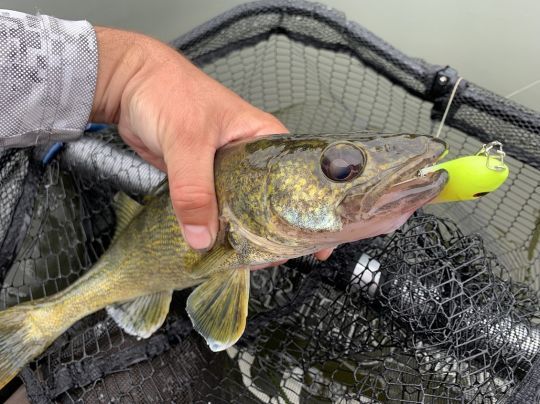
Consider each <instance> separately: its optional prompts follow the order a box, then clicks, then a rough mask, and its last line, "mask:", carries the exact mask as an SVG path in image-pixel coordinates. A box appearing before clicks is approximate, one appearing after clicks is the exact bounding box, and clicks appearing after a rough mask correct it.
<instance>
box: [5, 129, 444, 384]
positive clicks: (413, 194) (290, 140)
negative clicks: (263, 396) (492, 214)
mask: <svg viewBox="0 0 540 404" xmlns="http://www.w3.org/2000/svg"><path fill="white" fill-rule="evenodd" d="M445 150H446V145H445V144H444V142H442V141H440V140H437V139H433V138H430V137H427V136H415V135H380V134H377V135H374V134H366V133H353V134H337V135H336V134H333V135H330V134H328V135H303V136H299V135H272V136H268V137H262V138H257V139H252V140H249V141H240V142H236V143H232V144H230V145H227V146H225V147H223V148H221V149H220V150H219V151H218V153H217V154H216V158H215V169H214V172H215V187H216V193H217V197H218V205H219V212H220V231H219V235H218V238H217V242H216V245H215V246H214V247H213V248H212V249H211V250H210V251H208V252H205V253H202V252H198V251H194V250H192V249H190V248H189V247H188V245H187V244H186V243H185V241H184V240H183V238H182V234H181V231H180V228H179V226H178V224H177V220H176V217H175V214H174V211H173V208H172V206H171V203H170V199H169V195H168V192H162V193H161V194H160V195H157V196H154V197H151V198H149V201H148V202H147V203H145V205H144V206H142V205H139V204H138V203H136V202H135V201H133V200H132V199H130V198H129V197H128V196H127V195H125V194H120V195H118V196H117V198H116V202H115V204H116V208H117V210H116V215H117V229H116V234H115V237H114V239H113V241H112V243H111V246H110V247H109V249H108V250H107V251H106V252H105V253H104V254H103V256H102V257H101V258H100V259H99V261H98V262H97V263H96V264H95V265H94V266H93V267H92V268H91V269H90V270H89V271H88V272H87V273H86V274H85V275H84V276H82V277H81V278H80V279H78V280H77V281H76V282H74V283H73V284H71V285H70V286H69V287H67V288H66V289H65V290H63V291H61V292H59V293H57V294H55V295H51V296H48V297H45V298H42V299H39V300H34V301H32V302H26V303H22V304H19V305H17V306H14V307H11V308H9V309H7V310H4V311H1V312H0V388H1V387H2V386H4V385H5V384H6V383H8V382H9V381H10V380H11V379H12V378H13V377H14V376H16V375H17V373H18V372H19V371H20V370H21V368H22V367H23V366H25V365H26V364H27V363H28V362H30V361H31V360H33V359H35V358H36V357H37V356H38V355H40V354H41V353H42V352H43V351H44V350H45V349H46V348H47V347H48V346H49V345H50V344H51V343H52V342H53V341H54V340H55V339H56V338H58V337H59V336H60V335H61V334H62V333H63V332H64V331H66V330H67V329H68V328H69V327H70V326H72V325H73V324H74V323H75V322H76V321H78V320H80V319H82V318H83V317H85V316H87V315H89V314H91V313H94V312H96V311H98V310H100V309H103V308H106V309H107V312H108V313H109V315H110V316H111V317H112V318H113V319H114V320H115V321H116V322H117V323H118V325H119V326H120V327H121V328H123V329H124V330H125V331H126V332H128V333H129V334H132V335H135V336H139V337H142V338H147V337H149V336H150V335H151V334H152V333H153V332H155V331H156V330H157V329H158V328H159V327H160V326H161V325H162V324H163V322H164V320H165V317H166V316H167V313H168V310H169V304H170V302H171V297H172V292H173V290H179V289H185V288H190V287H194V286H197V287H196V288H195V289H194V290H193V292H192V293H191V294H190V296H189V298H188V301H187V308H186V310H187V313H188V315H189V317H190V318H191V321H192V323H193V326H194V328H195V330H197V331H198V332H199V333H200V334H201V335H202V336H203V337H204V338H205V340H206V342H207V343H208V345H209V347H210V349H212V350H213V351H221V350H224V349H226V348H228V347H230V346H231V345H233V344H234V343H235V342H236V341H237V340H238V339H239V338H240V337H241V335H242V333H243V331H244V328H245V324H246V317H247V308H248V297H249V272H250V267H252V266H255V265H260V264H263V263H269V262H274V261H278V260H282V259H289V258H294V257H299V256H302V255H307V254H311V253H313V252H316V251H318V250H320V249H323V248H327V247H335V246H336V245H338V244H340V243H343V242H349V241H354V240H359V239H363V238H367V237H374V236H377V235H380V234H385V233H389V232H392V231H394V230H395V229H397V228H398V227H400V226H401V225H402V224H403V223H404V222H405V221H406V220H407V219H408V217H409V216H410V215H411V214H412V213H413V212H414V211H415V210H416V209H418V208H420V207H421V206H423V205H425V204H426V203H428V202H429V201H431V200H432V199H433V198H435V197H436V196H437V195H438V194H439V192H440V191H441V190H442V189H443V187H444V186H445V183H446V181H447V179H448V174H447V173H446V171H444V170H441V171H437V172H433V173H429V174H427V175H425V176H418V175H417V174H418V172H419V170H420V169H422V168H423V167H425V166H428V165H432V164H434V163H435V162H436V161H437V160H438V159H439V158H440V157H441V155H442V154H443V153H444V152H445Z"/></svg>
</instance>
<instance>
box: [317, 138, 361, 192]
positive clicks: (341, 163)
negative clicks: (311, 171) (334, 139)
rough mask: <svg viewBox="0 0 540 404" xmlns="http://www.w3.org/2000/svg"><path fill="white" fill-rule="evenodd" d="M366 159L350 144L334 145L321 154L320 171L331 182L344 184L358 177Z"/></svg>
mask: <svg viewBox="0 0 540 404" xmlns="http://www.w3.org/2000/svg"><path fill="white" fill-rule="evenodd" d="M365 161H366V158H365V156H364V153H363V152H362V150H360V149H359V148H358V147H356V146H355V145H354V144H352V143H345V142H342V143H334V144H331V145H330V146H328V147H327V148H326V149H324V151H323V152H322V156H321V169H322V171H323V173H324V175H326V177H327V178H328V179H330V180H332V181H337V182H345V181H350V180H352V179H354V178H356V177H358V176H359V175H360V174H361V173H362V171H363V170H364V166H365Z"/></svg>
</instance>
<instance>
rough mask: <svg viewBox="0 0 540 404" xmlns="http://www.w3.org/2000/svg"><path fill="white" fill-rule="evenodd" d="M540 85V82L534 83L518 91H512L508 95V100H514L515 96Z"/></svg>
mask: <svg viewBox="0 0 540 404" xmlns="http://www.w3.org/2000/svg"><path fill="white" fill-rule="evenodd" d="M538 84H540V80H536V81H533V82H532V83H529V84H527V85H526V86H523V87H521V88H518V89H517V90H516V91H512V92H511V93H510V94H508V95H506V98H512V97H513V96H515V95H518V94H521V93H522V92H523V91H525V90H528V89H529V88H531V87H534V86H536V85H538Z"/></svg>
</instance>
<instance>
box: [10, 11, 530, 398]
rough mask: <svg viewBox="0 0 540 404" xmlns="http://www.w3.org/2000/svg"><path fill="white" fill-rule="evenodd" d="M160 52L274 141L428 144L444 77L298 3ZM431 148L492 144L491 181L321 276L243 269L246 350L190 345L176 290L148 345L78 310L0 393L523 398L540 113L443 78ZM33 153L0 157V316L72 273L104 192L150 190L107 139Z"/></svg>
mask: <svg viewBox="0 0 540 404" xmlns="http://www.w3.org/2000/svg"><path fill="white" fill-rule="evenodd" d="M173 46H175V47H177V48H178V49H179V50H181V51H182V52H183V53H184V54H185V55H187V56H188V57H189V58H191V59H192V60H193V61H194V62H195V63H196V64H198V65H199V66H200V67H201V68H203V69H204V70H205V71H206V72H208V73H209V74H210V75H212V76H213V77H215V78H216V79H218V80H219V81H221V82H222V83H224V84H225V85H226V86H228V87H229V88H231V89H233V90H234V91H236V92H237V93H239V94H240V95H241V96H242V97H244V98H245V99H247V100H248V101H250V102H251V103H253V104H255V105H256V106H258V107H260V108H262V109H264V110H266V111H269V112H272V113H274V114H275V115H277V116H278V117H279V118H280V119H281V120H282V121H283V122H284V123H285V124H286V125H287V127H288V128H289V129H290V131H291V132H293V133H322V132H345V131H353V130H364V129H370V130H379V131H384V132H409V133H422V134H433V133H435V132H436V130H437V127H438V125H439V123H440V119H441V116H442V114H443V112H444V110H445V108H446V106H447V105H448V99H449V97H450V93H451V90H452V88H453V87H454V85H455V83H456V81H457V79H458V76H459V75H458V73H457V72H456V71H455V70H453V69H452V68H450V67H443V66H434V65H431V64H429V63H426V62H423V61H421V60H418V59H414V58H411V57H408V56H406V55H404V54H402V53H400V52H399V51H398V50H396V49H394V48H392V47H391V46H390V45H388V44H386V43H384V42H383V41H382V40H380V39H379V38H377V37H376V36H375V35H373V34H372V33H370V32H369V31H367V30H365V29H364V28H362V27H361V26H360V25H358V24H356V23H354V22H350V21H347V20H346V19H345V18H344V16H343V15H341V14H340V13H339V12H337V11H335V10H332V9H330V8H328V7H325V6H321V5H318V4H313V3H307V2H302V1H294V2H292V1H290V2H288V1H265V2H255V3H249V4H246V5H243V6H240V7H238V8H235V9H233V10H231V11H229V12H227V13H225V14H223V15H221V16H219V17H217V18H215V19H213V20H212V21H210V22H208V23H206V24H205V25H203V26H201V27H199V28H197V29H195V30H194V31H192V32H190V33H189V34H187V35H185V36H183V37H181V38H179V39H178V40H176V41H174V43H173ZM441 137H442V138H443V139H444V140H445V141H447V142H448V144H449V147H450V156H449V157H450V158H452V157H457V156H463V155H470V154H473V153H475V152H477V151H478V150H479V149H480V148H481V146H482V144H483V143H487V142H490V141H493V140H499V141H501V142H502V143H503V144H504V149H505V151H506V152H507V156H506V159H505V161H506V163H507V164H508V165H509V167H510V176H509V179H508V180H507V182H506V183H505V184H504V185H503V186H502V187H501V188H500V189H499V190H498V191H497V192H495V193H493V194H490V195H487V196H485V197H483V198H481V199H480V200H478V201H471V202H462V203H455V204H446V205H439V206H437V205H435V206H430V207H428V208H426V209H424V210H423V211H421V212H418V213H417V214H416V215H415V216H414V217H412V218H411V219H410V220H409V221H408V222H407V223H406V224H405V225H404V226H403V227H402V228H401V229H400V230H398V231H396V232H395V233H394V234H391V235H387V236H384V237H378V238H375V239H369V240H363V241H360V242H356V243H351V244H347V245H343V246H341V247H340V248H339V249H338V250H337V251H336V252H335V253H334V254H333V256H332V258H331V259H330V260H329V261H327V262H325V263H317V262H316V261H314V260H313V258H310V257H308V258H303V259H298V260H293V261H290V262H289V263H287V264H286V265H282V266H279V267H275V268H271V269H267V270H261V271H256V272H254V273H252V283H251V298H250V317H249V320H248V326H247V329H246V332H245V335H244V336H243V338H242V339H241V340H240V341H239V343H238V344H237V345H235V346H234V347H233V348H230V349H228V350H227V351H225V352H221V353H212V352H210V351H209V350H208V349H207V347H206V344H205V342H204V341H203V340H202V338H201V337H200V336H198V334H196V333H195V332H194V331H193V330H192V328H191V324H190V321H189V320H188V319H187V317H186V314H185V310H184V307H185V299H186V296H187V294H188V293H189V291H183V292H177V293H175V295H174V299H173V302H172V305H171V313H170V315H169V316H168V318H167V321H166V323H165V324H164V326H163V327H162V328H161V329H160V330H158V332H156V333H155V334H154V335H153V336H152V337H150V338H149V339H146V340H137V339H136V338H133V337H131V336H128V335H126V334H125V333H124V332H122V331H121V330H120V329H119V328H118V327H117V326H116V325H115V324H114V322H113V321H112V320H111V319H110V318H108V317H107V315H106V314H105V313H104V312H103V311H102V312H99V313H96V314H95V315H92V316H90V317H87V318H85V319H83V320H81V321H80V322H78V323H77V324H75V325H74V326H73V327H72V328H71V329H69V330H68V331H67V332H66V333H65V334H64V335H62V336H61V337H60V338H59V339H58V340H57V341H56V342H55V343H54V344H53V345H52V346H51V347H50V348H49V349H48V350H47V351H46V353H45V354H43V355H42V356H41V357H40V358H39V359H38V360H37V361H36V362H34V363H32V364H30V365H29V366H27V367H26V368H25V369H24V370H23V372H22V373H21V375H20V377H19V378H18V379H16V380H14V381H13V382H12V383H11V384H10V385H8V386H7V387H6V389H4V391H3V392H2V394H3V396H2V397H3V398H5V397H7V396H8V395H9V394H11V393H12V392H13V391H14V390H15V389H16V388H18V386H19V385H20V383H21V382H22V383H24V385H25V388H26V392H27V395H28V397H29V399H30V400H31V401H32V402H35V403H42V402H43V403H45V402H58V403H72V402H85V403H101V402H125V403H128V402H177V403H184V402H201V403H202V402H204V403H208V402H212V403H230V402H241V403H258V402H263V403H307V402H309V403H312V402H319V403H330V402H336V403H349V402H350V403H358V402H392V403H401V402H403V403H404V402H407V403H414V402H419V403H420V402H431V403H448V402H460V403H461V402H467V403H484V402H526V403H531V402H536V401H538V399H539V397H540V387H539V382H538V380H539V376H538V375H539V374H540V361H537V356H538V355H537V354H538V352H539V351H540V328H539V326H538V323H539V320H540V318H539V316H540V303H539V301H538V291H540V283H539V282H540V258H539V257H540V247H539V246H538V244H539V243H538V240H539V237H540V175H539V173H540V172H539V170H540V114H539V113H538V112H535V111H531V110H528V109H527V108H525V107H523V106H521V105H518V104H516V103H514V102H512V101H509V100H505V99H503V98H501V97H499V96H497V95H495V94H493V93H491V92H490V91H488V90H486V89H482V88H480V87H478V86H476V85H474V84H473V83H470V82H468V81H467V80H462V81H461V83H460V84H459V86H458V88H457V92H456V97H455V98H454V101H453V103H452V105H451V108H450V110H449V114H448V118H447V120H446V123H445V126H444V128H443V130H442V133H441ZM55 147H56V148H57V149H58V147H57V146H55ZM47 150H49V149H47V148H45V149H43V148H39V149H38V148H31V149H24V150H15V151H14V150H5V151H2V152H1V155H0V162H1V164H0V183H1V184H2V188H1V189H2V191H1V193H0V201H1V204H2V212H0V274H1V276H2V279H3V283H2V286H1V289H0V308H5V307H8V306H12V305H14V304H17V303H19V302H22V301H27V300H31V299H36V298H39V297H42V296H49V295H51V294H54V293H55V292H57V291H59V290H61V289H63V288H65V287H66V286H67V285H69V284H70V283H71V282H73V281H74V280H75V279H77V278H78V277H79V276H80V275H81V274H82V273H84V272H85V271H87V270H88V269H89V268H91V267H92V265H93V263H94V262H96V260H97V259H98V258H99V257H100V255H101V254H103V252H104V251H105V250H106V249H107V247H108V245H109V244H110V241H111V237H112V234H113V232H114V228H115V216H114V212H113V210H112V207H111V199H112V197H113V196H114V194H115V193H116V192H118V191H119V190H123V191H126V192H128V193H129V194H130V195H131V196H133V197H135V198H137V197H140V196H142V195H144V194H145V193H147V192H149V190H151V189H152V188H153V187H154V186H156V185H157V184H158V183H159V182H160V180H161V179H162V178H163V175H162V174H161V173H160V172H158V171H157V170H156V169H154V168H152V167H151V166H149V165H148V164H146V163H144V162H143V161H142V160H140V159H139V158H138V157H137V156H136V155H135V154H134V153H133V152H132V151H130V150H129V149H128V148H127V147H126V146H125V145H123V144H122V142H121V141H120V140H119V138H118V135H117V134H116V132H115V129H114V128H105V129H102V130H100V131H97V132H93V133H88V134H87V135H86V136H85V137H84V139H83V140H81V141H79V142H75V143H71V144H66V145H65V146H64V147H63V150H62V151H61V152H60V153H59V154H58V155H57V156H56V157H54V158H52V159H51V155H50V150H49V153H47ZM44 155H46V156H47V157H46V158H45V159H44V158H43V156H44ZM141 270H152V269H151V268H141Z"/></svg>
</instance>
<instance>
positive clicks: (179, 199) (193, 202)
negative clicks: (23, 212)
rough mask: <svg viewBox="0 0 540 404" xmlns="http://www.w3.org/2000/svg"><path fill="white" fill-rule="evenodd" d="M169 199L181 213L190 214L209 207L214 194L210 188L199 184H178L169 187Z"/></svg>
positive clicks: (195, 213)
mask: <svg viewBox="0 0 540 404" xmlns="http://www.w3.org/2000/svg"><path fill="white" fill-rule="evenodd" d="M171 200H172V203H173V205H174V206H175V207H176V208H177V209H178V210H179V212H180V214H181V215H188V216H191V215H197V214H200V213H203V211H206V210H208V209H209V208H211V206H212V205H213V203H214V200H215V196H214V192H213V191H212V190H210V189H207V188H204V187H201V186H193V185H191V186H190V185H178V186H175V187H174V188H173V189H171ZM204 219H206V218H204Z"/></svg>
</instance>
